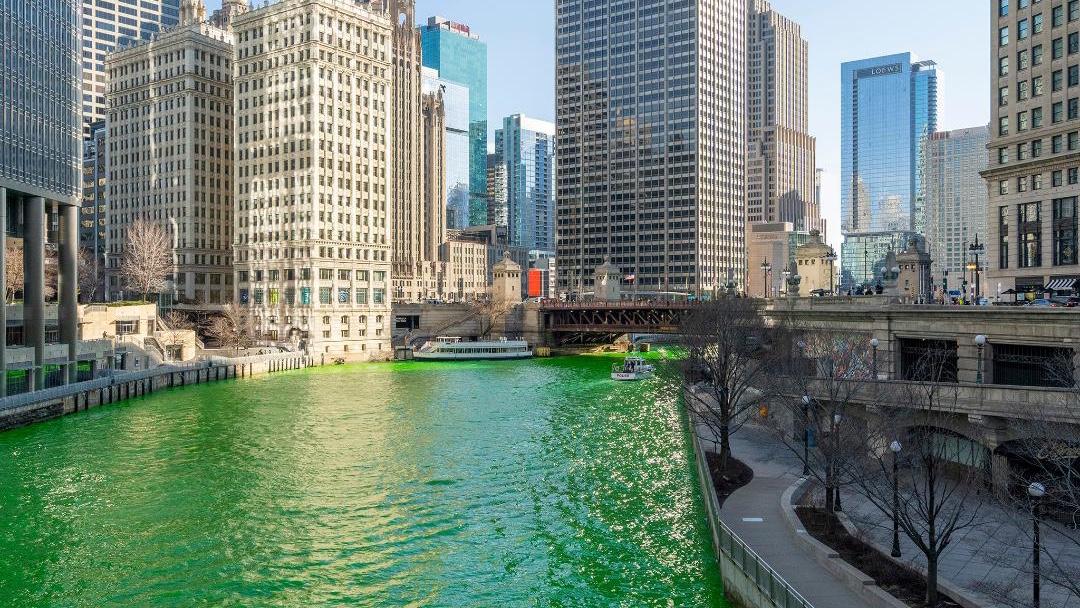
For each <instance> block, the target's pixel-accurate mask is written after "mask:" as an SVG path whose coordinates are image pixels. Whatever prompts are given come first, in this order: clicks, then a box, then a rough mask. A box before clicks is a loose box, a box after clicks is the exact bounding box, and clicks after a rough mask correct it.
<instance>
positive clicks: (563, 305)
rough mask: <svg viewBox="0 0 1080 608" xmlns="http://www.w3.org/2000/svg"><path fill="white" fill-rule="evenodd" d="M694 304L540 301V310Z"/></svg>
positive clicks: (686, 306) (684, 306)
mask: <svg viewBox="0 0 1080 608" xmlns="http://www.w3.org/2000/svg"><path fill="white" fill-rule="evenodd" d="M695 305H696V303H695V302H675V301H672V300H576V301H573V302H566V301H563V300H541V301H540V308H542V309H547V310H580V309H585V308H593V309H596V308H605V309H631V308H667V309H689V308H693V307H694V306H695Z"/></svg>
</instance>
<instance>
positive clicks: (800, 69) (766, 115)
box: [746, 0, 823, 270]
mask: <svg viewBox="0 0 1080 608" xmlns="http://www.w3.org/2000/svg"><path fill="white" fill-rule="evenodd" d="M747 7H748V9H749V11H748V24H747V29H746V35H747V53H746V57H747V89H746V101H747V113H746V117H747V127H748V129H749V134H748V135H749V136H748V141H747V144H748V145H747V156H746V218H747V221H748V222H749V223H751V224H753V223H759V222H789V223H791V224H792V225H793V226H794V227H795V228H796V229H797V230H802V231H810V230H822V229H823V225H822V224H821V212H820V206H819V201H818V194H817V193H818V189H817V187H816V183H815V180H816V172H817V165H816V154H817V141H816V140H815V139H814V138H813V137H811V136H810V133H809V130H810V128H809V104H810V100H809V94H808V92H807V91H808V84H807V81H808V74H809V69H808V66H807V62H808V58H809V45H808V44H807V42H806V40H805V39H803V37H802V30H801V28H800V27H799V24H798V23H795V22H794V21H792V20H790V19H788V18H787V17H784V16H783V15H781V14H780V13H778V12H776V11H775V10H773V8H772V6H771V5H770V4H769V2H767V1H766V0H749V2H748V3H747ZM751 270H753V269H752V268H751Z"/></svg>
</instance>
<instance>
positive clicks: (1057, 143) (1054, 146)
mask: <svg viewBox="0 0 1080 608" xmlns="http://www.w3.org/2000/svg"><path fill="white" fill-rule="evenodd" d="M1050 148H1051V150H1050V151H1051V152H1053V153H1054V154H1057V153H1058V152H1061V151H1062V150H1064V149H1065V138H1064V137H1062V136H1061V135H1055V136H1054V137H1053V138H1052V139H1051V140H1050Z"/></svg>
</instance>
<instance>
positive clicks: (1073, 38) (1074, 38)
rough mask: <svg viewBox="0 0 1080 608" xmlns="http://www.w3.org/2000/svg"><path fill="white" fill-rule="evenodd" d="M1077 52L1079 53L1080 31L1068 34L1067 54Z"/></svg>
mask: <svg viewBox="0 0 1080 608" xmlns="http://www.w3.org/2000/svg"><path fill="white" fill-rule="evenodd" d="M1077 53H1080V32H1073V33H1071V34H1069V54H1070V55H1075V54H1077Z"/></svg>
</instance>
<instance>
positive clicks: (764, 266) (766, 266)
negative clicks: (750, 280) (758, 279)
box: [761, 258, 772, 299]
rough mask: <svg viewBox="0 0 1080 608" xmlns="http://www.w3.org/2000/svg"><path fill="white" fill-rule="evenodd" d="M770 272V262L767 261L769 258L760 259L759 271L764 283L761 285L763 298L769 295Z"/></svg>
mask: <svg viewBox="0 0 1080 608" xmlns="http://www.w3.org/2000/svg"><path fill="white" fill-rule="evenodd" d="M770 272H772V264H770V263H769V259H768V258H765V259H764V260H762V261H761V273H762V275H763V279H764V281H765V283H764V284H763V285H762V292H763V293H764V294H765V298H766V299H768V297H769V273H770Z"/></svg>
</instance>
